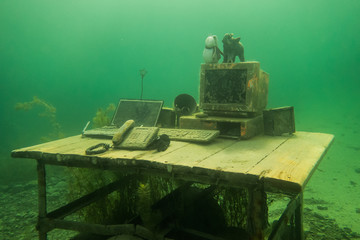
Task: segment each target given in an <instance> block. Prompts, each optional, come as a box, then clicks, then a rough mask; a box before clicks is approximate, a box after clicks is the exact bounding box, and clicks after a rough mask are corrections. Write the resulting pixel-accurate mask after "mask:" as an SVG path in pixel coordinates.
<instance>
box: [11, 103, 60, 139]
mask: <svg viewBox="0 0 360 240" xmlns="http://www.w3.org/2000/svg"><path fill="white" fill-rule="evenodd" d="M35 107H40V108H41V109H42V111H41V112H40V113H39V117H42V118H46V119H48V120H49V122H50V124H51V127H52V131H51V132H50V133H49V134H48V136H43V137H41V140H42V141H44V142H46V141H50V140H54V139H59V138H62V137H64V134H63V132H62V131H61V125H60V123H59V122H58V121H57V119H56V108H55V107H54V106H53V105H52V104H50V103H48V102H46V101H45V100H42V99H40V98H38V97H37V96H33V99H32V101H30V102H18V103H16V104H15V109H16V110H23V111H29V110H32V109H33V108H35Z"/></svg>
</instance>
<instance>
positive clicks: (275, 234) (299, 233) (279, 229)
mask: <svg viewBox="0 0 360 240" xmlns="http://www.w3.org/2000/svg"><path fill="white" fill-rule="evenodd" d="M300 202H301V204H300ZM300 205H302V193H300V194H299V195H297V196H296V197H295V198H294V199H292V200H291V201H290V202H289V204H288V205H287V207H286V209H285V211H284V213H283V214H282V215H281V217H280V219H279V221H278V222H277V223H276V224H275V226H274V227H273V229H272V232H271V234H270V236H269V238H268V240H280V239H283V238H282V237H283V234H284V233H285V232H286V228H287V225H288V223H290V221H291V218H292V217H293V216H294V215H295V225H297V226H296V227H295V228H296V231H295V238H294V239H295V240H303V236H304V234H303V226H302V212H301V210H300V209H299V208H302V206H300ZM298 214H301V216H300V215H299V216H296V215H298ZM298 221H301V223H299V222H298Z"/></svg>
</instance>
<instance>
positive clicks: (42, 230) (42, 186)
mask: <svg viewBox="0 0 360 240" xmlns="http://www.w3.org/2000/svg"><path fill="white" fill-rule="evenodd" d="M37 174H38V204H39V206H38V207H39V212H38V223H37V225H36V229H37V230H38V231H39V240H46V239H47V232H48V231H49V230H48V229H47V228H46V226H44V225H43V224H42V223H43V221H44V220H45V218H46V214H47V202H46V172H45V164H44V162H43V161H42V160H37Z"/></svg>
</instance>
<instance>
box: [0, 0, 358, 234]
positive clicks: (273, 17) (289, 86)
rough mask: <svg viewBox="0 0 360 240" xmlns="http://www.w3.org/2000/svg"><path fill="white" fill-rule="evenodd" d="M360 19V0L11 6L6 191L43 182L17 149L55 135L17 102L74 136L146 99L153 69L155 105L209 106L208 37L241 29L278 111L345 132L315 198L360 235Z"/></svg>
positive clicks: (317, 182) (4, 91)
mask: <svg viewBox="0 0 360 240" xmlns="http://www.w3.org/2000/svg"><path fill="white" fill-rule="evenodd" d="M359 12H360V1H358V0H345V1H340V0H339V1H334V0H318V1H314V0H305V1H290V0H281V1H266V0H262V1H256V0H255V1H254V0H252V1H251V0H248V1H241V0H238V1H212V0H209V1H197V0H192V1H190V0H183V1H176V0H161V1H148V0H117V1H115V0H112V1H110V0H103V1H94V0H76V1H75V0H72V1H69V0H62V1H45V0H44V1H35V0H28V1H20V0H0V109H1V118H0V133H1V144H0V155H1V156H0V164H1V165H0V166H1V169H0V171H1V172H2V173H1V174H0V175H1V177H0V181H1V182H0V184H8V181H9V179H11V181H13V180H17V179H18V180H19V181H20V180H22V179H32V178H35V172H33V170H34V169H32V168H31V169H30V170H27V167H26V166H28V165H27V164H29V160H23V159H21V160H14V159H11V158H10V157H9V155H10V151H11V150H12V149H15V148H19V147H24V146H29V145H34V144H38V143H40V142H41V140H40V139H41V137H42V136H44V135H47V133H48V132H49V131H51V125H50V124H49V123H48V121H47V120H46V119H45V118H39V116H38V113H39V112H38V111H39V110H37V109H34V110H31V111H28V112H26V111H16V110H15V108H14V106H15V104H16V103H18V102H26V101H31V99H32V97H33V96H38V97H39V98H41V99H44V100H46V101H47V102H49V103H51V104H52V105H53V106H55V107H56V108H57V120H58V122H59V123H60V124H61V126H62V131H63V132H64V134H65V135H66V136H70V135H75V134H79V133H80V131H81V130H82V128H83V127H84V125H85V123H86V122H87V121H89V120H91V119H92V117H93V116H94V114H95V112H96V110H97V109H98V108H100V107H103V108H104V107H106V106H107V105H108V104H109V103H117V101H118V99H119V98H139V97H140V91H141V87H140V82H141V77H140V74H139V70H140V69H142V68H146V69H147V71H148V74H147V75H146V77H145V79H144V98H147V99H162V100H164V101H165V105H166V106H172V102H173V99H174V98H175V97H176V96H177V95H178V94H180V93H188V94H191V95H193V96H194V97H195V98H196V99H198V86H199V70H200V64H201V63H202V61H203V60H202V51H203V48H204V40H205V38H206V37H207V36H208V35H210V34H216V35H217V36H218V37H219V38H220V39H221V38H222V36H223V35H224V34H225V33H228V32H233V33H234V34H235V37H237V36H241V42H242V43H243V45H244V47H245V59H246V60H248V61H249V60H256V61H260V63H261V68H262V69H263V70H265V71H266V72H268V73H269V74H270V86H269V104H268V107H280V106H286V105H292V106H294V107H295V114H296V127H297V130H304V131H316V132H327V133H332V134H335V135H336V141H335V143H334V145H333V146H332V149H331V150H330V151H329V152H328V155H327V156H326V157H325V159H324V161H323V162H322V163H321V165H320V166H319V169H320V170H321V171H317V172H316V173H315V174H314V176H313V178H312V179H311V181H310V183H309V186H308V187H309V189H310V190H311V191H310V190H309V193H307V194H309V195H308V196H307V197H308V198H311V197H317V198H322V199H325V200H326V201H328V202H329V203H331V204H332V205H331V206H332V208H331V209H329V213H328V215H329V217H330V218H337V220H338V222H339V224H340V225H342V226H348V227H350V228H352V229H353V230H357V231H358V232H360V221H359V220H356V221H351V219H360V215H359V213H356V212H355V209H356V208H360V200H359V199H360V198H359V196H360V191H359V185H360V174H359V173H357V172H356V171H355V169H357V168H360V157H359V150H360V144H359V142H358V141H359V131H360V124H359V118H360V98H359V91H360V79H359V64H360V31H359V26H360V15H359ZM219 47H220V48H222V46H221V45H220V46H219ZM10 166H11V167H10ZM24 166H25V167H24ZM19 169H21V171H23V173H22V172H21V171H20V170H19ZM12 171H14V173H13V172H12ZM351 182H353V183H355V184H353V183H351ZM350 183H351V184H350ZM341 199H345V200H344V201H342V200H341Z"/></svg>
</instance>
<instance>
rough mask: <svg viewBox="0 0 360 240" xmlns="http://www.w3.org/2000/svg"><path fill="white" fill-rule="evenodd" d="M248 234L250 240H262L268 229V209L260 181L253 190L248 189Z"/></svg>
mask: <svg viewBox="0 0 360 240" xmlns="http://www.w3.org/2000/svg"><path fill="white" fill-rule="evenodd" d="M248 191H249V206H248V232H249V233H250V236H251V240H263V239H264V238H265V229H266V228H267V227H268V225H269V223H268V208H267V202H266V193H265V191H264V184H263V181H262V179H260V180H259V181H258V184H257V185H256V186H255V187H254V188H249V190H248Z"/></svg>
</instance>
